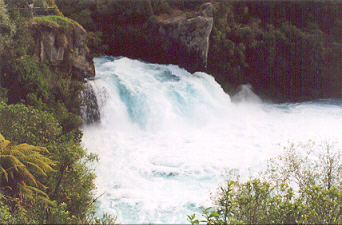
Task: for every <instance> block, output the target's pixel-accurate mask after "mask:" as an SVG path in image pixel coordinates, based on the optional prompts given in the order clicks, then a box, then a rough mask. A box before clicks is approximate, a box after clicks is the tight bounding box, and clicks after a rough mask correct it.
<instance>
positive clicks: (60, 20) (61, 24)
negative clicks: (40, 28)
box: [32, 16, 82, 29]
mask: <svg viewBox="0 0 342 225" xmlns="http://www.w3.org/2000/svg"><path fill="white" fill-rule="evenodd" d="M32 20H33V21H34V22H36V23H37V24H42V25H46V26H48V27H51V28H66V29H67V28H69V27H71V26H75V25H76V26H79V27H81V28H82V26H81V25H80V24H79V23H77V22H76V21H74V20H72V19H69V18H67V17H61V16H40V17H34V18H33V19H32Z"/></svg>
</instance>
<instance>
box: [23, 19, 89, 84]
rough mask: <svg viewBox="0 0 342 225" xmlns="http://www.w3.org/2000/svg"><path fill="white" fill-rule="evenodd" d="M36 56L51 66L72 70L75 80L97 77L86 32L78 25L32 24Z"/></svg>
mask: <svg viewBox="0 0 342 225" xmlns="http://www.w3.org/2000/svg"><path fill="white" fill-rule="evenodd" d="M30 29H32V30H33V33H34V37H35V39H36V40H35V54H36V55H38V56H39V58H40V60H41V61H44V62H47V63H48V64H50V65H53V66H56V67H60V68H62V69H66V68H68V67H70V68H71V69H72V76H73V79H76V80H83V79H84V78H87V77H94V76H95V68H94V65H93V61H92V59H91V58H90V54H89V49H88V48H87V45H86V32H85V30H84V29H83V28H82V27H81V26H79V25H77V24H74V25H69V26H68V27H67V28H66V27H65V26H56V25H53V24H48V23H37V22H32V23H31V24H30Z"/></svg>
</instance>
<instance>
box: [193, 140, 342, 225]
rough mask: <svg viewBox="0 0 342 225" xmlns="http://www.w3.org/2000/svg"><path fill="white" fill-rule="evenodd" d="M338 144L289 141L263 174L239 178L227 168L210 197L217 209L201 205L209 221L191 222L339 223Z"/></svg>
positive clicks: (341, 190) (341, 217)
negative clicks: (221, 180) (214, 193)
mask: <svg viewBox="0 0 342 225" xmlns="http://www.w3.org/2000/svg"><path fill="white" fill-rule="evenodd" d="M341 162H342V161H341V150H340V149H339V146H338V144H337V143H327V142H323V143H322V144H321V145H317V144H315V143H313V142H308V143H307V144H302V143H300V144H298V145H294V144H290V145H289V146H288V147H285V148H284V153H283V154H282V155H280V156H278V157H276V158H273V159H271V160H270V161H269V162H268V168H267V170H266V171H264V172H262V173H261V174H260V178H254V179H250V180H247V181H246V182H240V180H239V175H238V173H237V171H234V170H232V171H230V172H229V173H227V176H226V181H225V184H224V185H220V186H219V188H218V191H217V193H216V195H213V196H212V199H213V200H214V203H215V205H216V207H215V208H211V207H210V208H203V209H202V211H203V214H202V215H203V216H204V217H205V220H198V219H196V218H195V214H193V215H191V216H188V220H189V222H190V223H192V224H198V223H199V222H207V224H228V223H229V224H231V223H242V224H298V223H304V224H340V223H341V222H342V212H341V209H342V203H341V197H342V182H341V175H342V174H341V173H342V163H341Z"/></svg>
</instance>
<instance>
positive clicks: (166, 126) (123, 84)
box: [83, 57, 342, 223]
mask: <svg viewBox="0 0 342 225" xmlns="http://www.w3.org/2000/svg"><path fill="white" fill-rule="evenodd" d="M95 66H96V73H97V79H96V80H95V81H92V82H91V85H92V86H93V89H94V91H95V93H96V97H97V100H98V107H99V109H100V114H101V121H100V123H98V124H93V125H86V126H84V127H83V132H84V136H83V145H84V146H85V147H86V148H88V150H89V151H91V152H95V153H98V154H99V156H100V162H99V164H98V165H97V168H96V172H97V176H98V177H97V179H96V184H97V187H98V189H97V193H98V195H100V194H102V193H105V194H104V195H103V196H101V197H100V198H99V200H98V207H99V213H103V212H107V213H110V214H114V215H116V216H118V218H119V220H120V221H121V222H123V223H187V221H186V215H190V214H192V213H194V212H199V209H198V207H200V206H205V207H207V206H210V205H211V201H210V192H213V191H215V189H216V187H217V185H218V184H219V183H220V182H221V181H222V177H221V173H222V171H224V170H225V169H239V171H240V174H242V175H246V176H248V173H249V172H251V173H254V172H257V171H259V170H260V169H262V168H263V167H264V166H265V160H267V159H269V158H270V157H274V156H276V155H277V154H279V153H280V152H281V149H282V146H284V145H286V143H287V142H288V141H295V142H297V141H302V142H307V141H308V140H309V139H312V140H317V141H320V140H322V139H328V140H338V141H340V142H341V140H342V133H341V132H340V131H341V127H342V102H339V101H328V100H326V101H319V102H305V103H294V104H277V105H276V104H266V103H262V101H261V100H260V99H259V98H258V97H257V96H256V95H255V94H254V93H253V92H252V91H251V90H250V87H248V86H245V87H243V88H242V89H241V90H242V91H241V92H240V93H239V94H237V95H236V96H235V97H232V98H234V100H235V101H234V103H232V102H231V99H230V97H229V96H228V95H227V94H225V93H224V92H223V90H222V88H221V87H220V85H219V84H217V83H216V81H215V80H214V78H213V77H212V76H210V75H208V74H206V73H194V74H190V73H188V72H187V71H185V70H183V69H180V68H179V67H177V66H174V65H156V64H149V63H144V62H141V61H138V60H131V59H128V58H113V57H101V58H96V59H95ZM197 214H198V213H197Z"/></svg>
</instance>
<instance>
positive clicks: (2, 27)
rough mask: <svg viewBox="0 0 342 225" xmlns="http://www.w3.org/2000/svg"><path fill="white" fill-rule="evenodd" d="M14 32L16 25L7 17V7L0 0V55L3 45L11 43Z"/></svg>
mask: <svg viewBox="0 0 342 225" xmlns="http://www.w3.org/2000/svg"><path fill="white" fill-rule="evenodd" d="M15 31H16V25H15V23H13V21H12V20H11V19H10V17H9V14H8V11H7V6H6V4H5V3H4V1H3V0H0V53H1V50H2V47H3V45H4V44H6V43H9V42H10V41H11V38H12V36H13V35H14V34H15Z"/></svg>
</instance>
